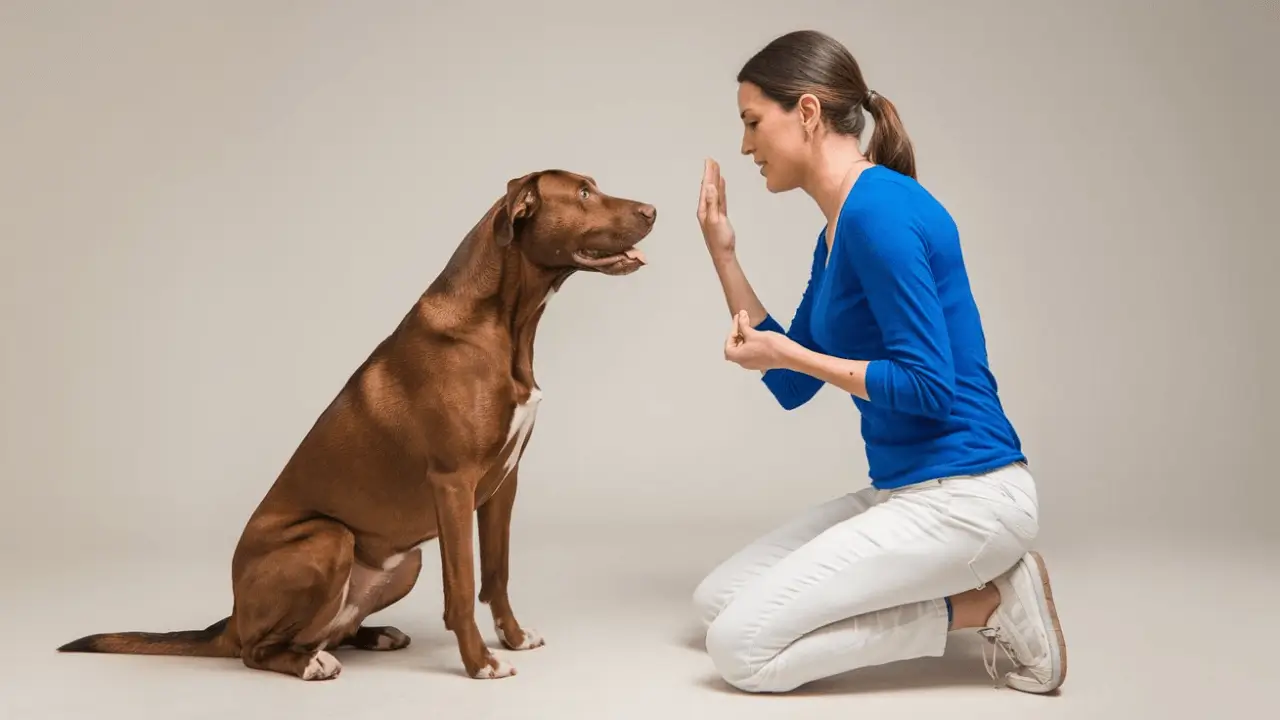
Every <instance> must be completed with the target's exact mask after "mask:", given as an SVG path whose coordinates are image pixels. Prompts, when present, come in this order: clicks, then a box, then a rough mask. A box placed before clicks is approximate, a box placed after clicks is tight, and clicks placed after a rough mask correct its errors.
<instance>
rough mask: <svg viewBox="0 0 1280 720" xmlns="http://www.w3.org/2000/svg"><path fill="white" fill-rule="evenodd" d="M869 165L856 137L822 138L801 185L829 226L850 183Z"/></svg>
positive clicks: (832, 224) (833, 222) (842, 202)
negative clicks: (810, 168)
mask: <svg viewBox="0 0 1280 720" xmlns="http://www.w3.org/2000/svg"><path fill="white" fill-rule="evenodd" d="M870 165H871V162H870V161H868V160H867V159H866V157H865V156H864V155H863V154H862V149H861V147H860V146H859V145H858V140H857V139H856V138H852V137H845V136H827V137H826V138H825V139H824V140H823V142H822V144H821V146H820V147H819V148H818V149H817V151H816V155H815V157H814V162H813V168H812V170H810V172H809V176H808V178H807V179H806V181H805V183H804V185H803V188H804V191H805V192H806V193H808V195H809V197H811V198H813V200H814V202H816V203H817V204H818V208H819V209H820V210H821V211H822V214H823V215H824V216H825V217H826V219H827V224H828V225H829V226H834V225H835V222H836V218H837V217H838V216H839V215H840V207H841V206H842V205H843V204H844V199H845V196H846V195H847V194H848V193H849V189H850V188H852V187H853V182H854V181H855V180H857V178H858V175H859V174H861V172H862V171H863V170H865V169H867V167H870Z"/></svg>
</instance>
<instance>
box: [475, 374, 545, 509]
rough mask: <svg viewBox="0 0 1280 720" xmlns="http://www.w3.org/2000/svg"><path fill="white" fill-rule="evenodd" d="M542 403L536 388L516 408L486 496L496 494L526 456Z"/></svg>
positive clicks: (496, 460)
mask: <svg viewBox="0 0 1280 720" xmlns="http://www.w3.org/2000/svg"><path fill="white" fill-rule="evenodd" d="M541 403H542V391H541V390H539V389H538V388H536V387H535V388H533V389H532V390H531V391H530V392H529V397H528V399H526V400H525V401H524V402H522V403H518V404H517V405H516V406H515V409H514V410H513V411H512V413H511V420H510V421H509V422H508V424H507V428H506V434H505V435H504V436H503V442H502V450H501V451H500V452H499V454H498V456H497V457H496V458H495V459H494V460H495V468H494V470H495V472H492V473H491V474H490V477H491V478H493V483H492V487H491V488H489V489H488V492H485V493H484V495H486V496H487V495H491V494H493V493H494V492H496V491H497V489H498V487H499V486H500V485H501V484H502V481H503V480H506V479H507V476H508V475H510V474H511V471H512V470H513V469H514V468H515V466H516V464H517V463H519V462H520V458H521V456H522V455H524V448H525V443H526V442H528V440H529V433H530V432H532V431H533V425H534V422H535V421H536V420H537V417H538V406H539V405H540V404H541Z"/></svg>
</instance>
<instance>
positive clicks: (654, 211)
mask: <svg viewBox="0 0 1280 720" xmlns="http://www.w3.org/2000/svg"><path fill="white" fill-rule="evenodd" d="M636 212H638V213H640V217H642V218H644V219H645V220H648V221H649V222H653V221H654V220H655V219H657V217H658V208H656V207H654V206H652V205H650V204H649V203H643V204H641V205H640V206H639V207H637V208H636Z"/></svg>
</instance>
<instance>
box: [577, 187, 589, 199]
mask: <svg viewBox="0 0 1280 720" xmlns="http://www.w3.org/2000/svg"><path fill="white" fill-rule="evenodd" d="M578 197H581V198H582V199H583V200H589V199H590V198H591V191H590V190H588V189H586V188H582V190H579V191H578Z"/></svg>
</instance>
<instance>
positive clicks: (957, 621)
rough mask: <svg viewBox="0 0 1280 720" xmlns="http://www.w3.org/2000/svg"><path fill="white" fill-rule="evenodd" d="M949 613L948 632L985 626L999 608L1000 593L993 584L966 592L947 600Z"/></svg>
mask: <svg viewBox="0 0 1280 720" xmlns="http://www.w3.org/2000/svg"><path fill="white" fill-rule="evenodd" d="M947 604H948V610H949V611H950V616H951V617H950V620H951V622H950V625H949V626H948V628H947V629H948V630H967V629H970V628H981V627H986V626H987V621H988V620H990V619H991V615H992V614H994V613H995V611H996V608H997V607H999V606H1000V591H999V590H997V589H996V586H995V585H994V584H987V585H986V586H985V587H983V588H982V589H978V590H966V591H965V592H962V593H960V594H958V595H952V596H951V597H949V598H947Z"/></svg>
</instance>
